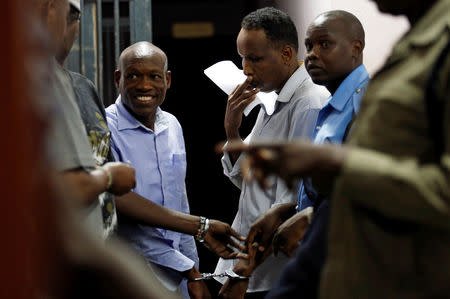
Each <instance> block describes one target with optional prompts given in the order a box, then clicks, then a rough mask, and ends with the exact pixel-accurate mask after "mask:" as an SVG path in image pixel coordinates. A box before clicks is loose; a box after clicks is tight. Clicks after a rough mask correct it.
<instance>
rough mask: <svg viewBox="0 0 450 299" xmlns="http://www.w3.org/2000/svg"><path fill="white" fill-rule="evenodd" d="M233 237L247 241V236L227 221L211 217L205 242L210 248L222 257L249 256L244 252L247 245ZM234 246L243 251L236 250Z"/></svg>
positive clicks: (244, 257)
mask: <svg viewBox="0 0 450 299" xmlns="http://www.w3.org/2000/svg"><path fill="white" fill-rule="evenodd" d="M232 237H234V238H236V239H237V240H240V241H245V238H244V237H242V236H241V235H239V234H238V233H237V232H236V231H235V230H234V229H232V228H231V226H230V225H228V224H227V223H224V222H221V221H218V220H213V219H211V220H210V223H209V230H208V233H207V234H206V236H205V242H204V243H203V244H204V245H205V246H206V247H207V248H208V249H209V250H211V251H212V252H214V253H215V254H216V255H218V256H220V257H222V258H226V259H232V258H243V259H246V258H248V255H247V254H245V253H243V251H244V250H245V249H246V248H245V246H244V245H243V244H241V243H239V242H237V241H236V240H234V239H233V238H232ZM233 248H236V249H237V250H240V251H242V252H239V251H235V250H234V249H233Z"/></svg>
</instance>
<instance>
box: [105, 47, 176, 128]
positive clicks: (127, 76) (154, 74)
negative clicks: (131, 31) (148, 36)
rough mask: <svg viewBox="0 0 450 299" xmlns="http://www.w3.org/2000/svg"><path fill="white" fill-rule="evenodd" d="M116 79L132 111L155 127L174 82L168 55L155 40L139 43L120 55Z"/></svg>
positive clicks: (137, 117) (150, 126) (140, 119)
mask: <svg viewBox="0 0 450 299" xmlns="http://www.w3.org/2000/svg"><path fill="white" fill-rule="evenodd" d="M114 80H115V82H116V86H117V87H118V89H119V92H120V96H121V100H122V103H123V105H124V106H125V108H126V109H127V110H128V112H130V114H131V115H133V116H134V117H135V118H136V119H137V120H139V121H140V122H141V123H142V124H144V125H145V126H146V127H148V128H150V129H152V130H153V129H154V124H155V119H156V112H157V111H158V107H159V106H160V105H161V104H162V103H163V102H164V99H165V98H166V91H167V89H168V88H169V87H170V82H171V72H170V71H169V70H167V56H166V54H165V53H164V52H163V51H162V50H161V49H160V48H158V47H157V46H155V45H153V44H152V43H149V42H138V43H135V44H133V45H131V46H129V47H128V48H126V49H125V50H123V52H122V54H120V57H119V62H118V69H117V70H116V72H115V73H114Z"/></svg>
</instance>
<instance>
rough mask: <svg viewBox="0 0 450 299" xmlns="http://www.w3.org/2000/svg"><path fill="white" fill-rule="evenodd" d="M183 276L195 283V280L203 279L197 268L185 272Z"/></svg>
mask: <svg viewBox="0 0 450 299" xmlns="http://www.w3.org/2000/svg"><path fill="white" fill-rule="evenodd" d="M183 276H184V277H185V278H186V279H188V280H190V281H194V279H195V278H200V277H202V274H201V273H200V271H198V270H197V268H195V267H192V268H191V269H189V270H187V271H184V272H183Z"/></svg>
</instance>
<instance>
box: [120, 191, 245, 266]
mask: <svg viewBox="0 0 450 299" xmlns="http://www.w3.org/2000/svg"><path fill="white" fill-rule="evenodd" d="M115 201H116V207H117V210H118V211H120V212H121V213H122V214H123V215H126V216H128V217H132V218H133V219H135V220H136V221H140V222H141V223H143V224H146V225H150V226H156V227H161V228H164V229H169V230H172V231H176V232H180V233H185V234H189V235H195V234H196V233H197V230H198V228H199V225H200V217H198V216H194V215H190V214H185V213H181V212H178V211H175V210H172V209H168V208H166V207H163V206H161V205H158V204H156V203H154V202H153V201H151V200H148V199H146V198H145V197H142V196H141V195H139V194H137V193H134V192H129V193H127V194H125V195H123V196H118V197H116V198H115ZM235 239H236V240H235ZM237 240H239V241H244V240H245V238H244V237H243V236H241V235H239V234H238V233H237V232H236V231H235V230H234V229H232V228H231V226H230V225H229V224H227V223H225V222H222V221H219V220H214V219H211V220H210V222H209V230H208V232H207V234H206V236H205V242H204V243H203V244H204V245H205V246H206V247H208V248H209V250H211V251H212V252H214V253H215V254H216V255H218V256H220V257H222V258H225V259H230V258H246V256H247V255H246V254H244V253H242V252H239V251H244V250H245V246H244V245H242V244H241V243H239V242H238V241H237Z"/></svg>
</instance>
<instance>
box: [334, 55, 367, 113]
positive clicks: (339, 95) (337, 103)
mask: <svg viewBox="0 0 450 299" xmlns="http://www.w3.org/2000/svg"><path fill="white" fill-rule="evenodd" d="M368 80H369V73H368V72H367V70H366V67H365V66H364V64H361V65H360V66H358V67H357V68H356V69H354V70H353V71H352V72H351V73H350V75H348V76H347V78H345V79H344V81H342V83H341V85H339V87H338V89H337V90H336V92H335V93H334V94H333V96H332V97H331V98H330V100H329V102H328V103H327V105H331V106H332V107H333V108H334V109H336V110H337V111H342V110H343V109H344V107H345V105H346V104H347V102H348V101H349V100H350V98H352V95H353V94H354V93H355V92H357V93H359V92H360V91H361V90H360V91H358V89H360V86H361V84H362V83H364V82H365V81H368Z"/></svg>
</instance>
